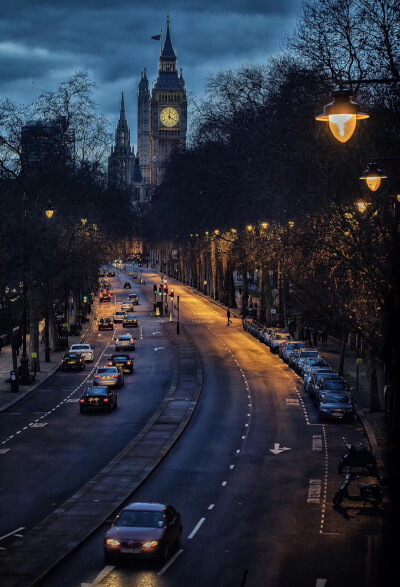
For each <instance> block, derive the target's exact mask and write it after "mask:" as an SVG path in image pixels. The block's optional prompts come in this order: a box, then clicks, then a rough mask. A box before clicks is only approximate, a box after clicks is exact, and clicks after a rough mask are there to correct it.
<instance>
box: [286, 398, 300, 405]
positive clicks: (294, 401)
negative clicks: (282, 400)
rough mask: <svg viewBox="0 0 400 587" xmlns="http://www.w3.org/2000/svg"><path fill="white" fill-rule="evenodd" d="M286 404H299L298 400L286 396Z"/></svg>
mask: <svg viewBox="0 0 400 587" xmlns="http://www.w3.org/2000/svg"><path fill="white" fill-rule="evenodd" d="M286 405H287V406H299V405H300V400H299V399H295V398H286Z"/></svg>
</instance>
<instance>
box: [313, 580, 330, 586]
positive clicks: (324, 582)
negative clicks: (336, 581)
mask: <svg viewBox="0 0 400 587" xmlns="http://www.w3.org/2000/svg"><path fill="white" fill-rule="evenodd" d="M327 582H328V579H317V582H316V583H315V587H325V585H326V584H327Z"/></svg>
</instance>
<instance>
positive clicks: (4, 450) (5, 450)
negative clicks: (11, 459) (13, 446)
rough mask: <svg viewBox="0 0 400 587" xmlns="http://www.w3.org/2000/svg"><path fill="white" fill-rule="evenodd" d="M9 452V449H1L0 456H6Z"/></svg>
mask: <svg viewBox="0 0 400 587" xmlns="http://www.w3.org/2000/svg"><path fill="white" fill-rule="evenodd" d="M9 450H10V449H9V448H0V455H5V454H6V452H8V451H9Z"/></svg>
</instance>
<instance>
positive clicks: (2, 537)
mask: <svg viewBox="0 0 400 587" xmlns="http://www.w3.org/2000/svg"><path fill="white" fill-rule="evenodd" d="M20 530H25V526H21V527H20V528H17V529H16V530H13V531H12V532H9V533H8V534H4V536H0V540H4V538H8V537H9V536H12V535H13V534H15V533H16V532H19V531H20Z"/></svg>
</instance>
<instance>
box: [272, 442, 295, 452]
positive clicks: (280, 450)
mask: <svg viewBox="0 0 400 587" xmlns="http://www.w3.org/2000/svg"><path fill="white" fill-rule="evenodd" d="M269 450H270V451H271V452H273V453H274V455H278V454H279V453H281V452H283V451H284V450H292V449H291V448H287V446H282V447H280V446H279V442H275V444H274V448H270V449H269Z"/></svg>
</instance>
